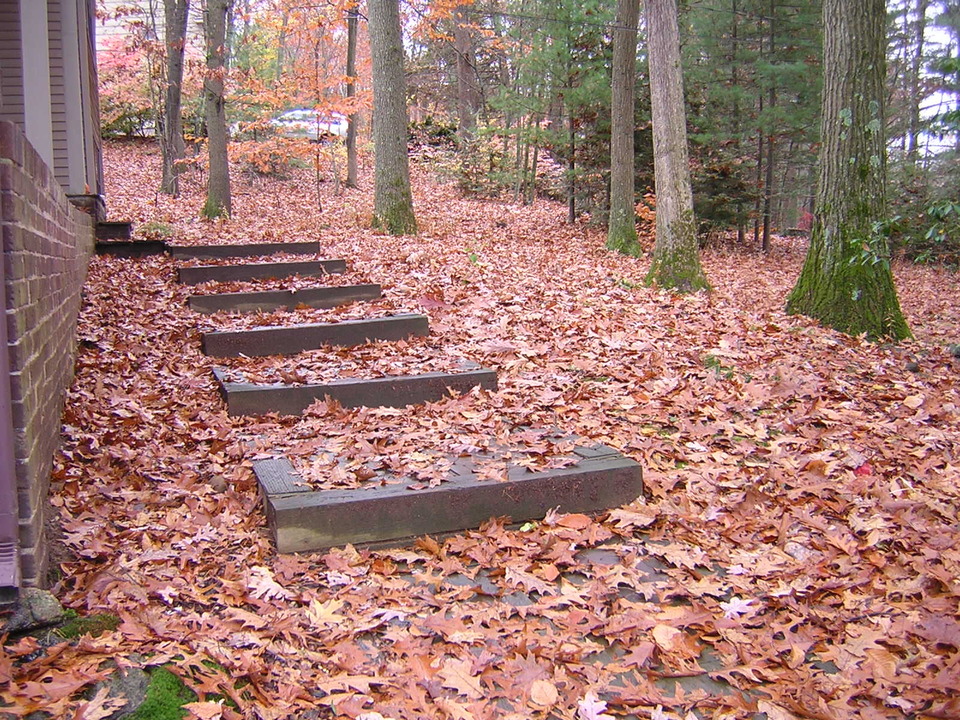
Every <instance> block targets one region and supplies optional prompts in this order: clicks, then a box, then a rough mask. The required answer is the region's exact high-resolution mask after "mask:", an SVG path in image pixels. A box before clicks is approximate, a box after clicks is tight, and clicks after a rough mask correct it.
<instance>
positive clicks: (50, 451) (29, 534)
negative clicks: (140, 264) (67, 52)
mask: <svg viewBox="0 0 960 720" xmlns="http://www.w3.org/2000/svg"><path fill="white" fill-rule="evenodd" d="M93 228H94V226H93V222H92V219H91V217H90V216H89V215H86V214H84V213H83V212H81V211H79V210H77V209H76V208H75V207H74V206H73V205H71V204H70V202H69V201H68V200H67V198H66V196H65V195H64V193H63V191H62V190H61V188H60V185H59V184H58V183H57V181H56V179H55V178H54V176H53V173H52V172H51V170H50V169H49V168H48V167H47V166H46V165H45V164H44V163H43V161H42V160H41V159H40V156H39V155H38V154H37V153H36V151H35V150H34V149H33V148H32V147H31V146H30V144H29V143H28V142H27V141H26V139H25V138H24V136H23V134H22V132H21V131H20V130H19V128H18V127H17V126H16V125H14V124H13V123H9V122H0V233H2V240H3V246H2V249H3V253H4V258H3V260H4V262H3V264H2V267H4V268H5V272H4V275H5V277H4V278H3V290H4V304H3V305H0V309H2V308H3V307H5V308H6V318H5V320H6V331H7V332H6V335H7V343H8V347H7V352H8V353H9V378H10V390H11V407H12V417H13V423H12V424H13V428H12V429H13V441H14V457H15V476H16V492H17V513H18V517H19V541H20V570H21V576H22V581H23V582H24V584H28V585H30V584H41V585H42V584H44V581H45V579H46V576H47V571H48V567H47V566H48V558H47V547H46V544H45V542H44V523H45V521H46V520H47V518H48V513H49V506H48V504H47V492H48V489H49V478H50V470H51V465H52V462H53V455H54V452H55V451H56V448H57V444H58V442H59V437H60V415H61V411H62V408H63V397H64V393H65V391H66V389H67V388H68V387H69V385H70V382H71V381H72V378H73V367H74V357H75V350H76V324H77V314H78V312H79V308H80V293H81V290H82V287H83V282H84V280H85V278H86V272H87V263H88V261H89V258H90V255H91V254H92V252H93V243H94V229H93ZM0 349H2V348H0ZM4 381H5V378H2V377H0V382H4ZM7 430H8V431H9V428H8V429H7ZM0 432H4V428H2V427H0Z"/></svg>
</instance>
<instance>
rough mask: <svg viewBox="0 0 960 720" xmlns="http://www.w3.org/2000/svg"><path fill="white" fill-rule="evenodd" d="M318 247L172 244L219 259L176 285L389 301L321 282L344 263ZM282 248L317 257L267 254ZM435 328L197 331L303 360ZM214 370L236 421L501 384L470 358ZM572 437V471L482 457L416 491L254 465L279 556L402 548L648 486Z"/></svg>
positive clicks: (577, 508)
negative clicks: (370, 372) (390, 372)
mask: <svg viewBox="0 0 960 720" xmlns="http://www.w3.org/2000/svg"><path fill="white" fill-rule="evenodd" d="M321 250H322V248H321V246H320V244H319V243H316V242H302V243H293V242H291V243H250V244H245V245H215V246H175V245H169V244H168V245H166V247H165V252H169V253H170V254H171V255H172V257H173V258H174V260H178V261H187V262H196V261H202V260H204V259H214V260H216V261H217V263H216V264H210V265H188V266H184V267H180V268H179V269H178V275H177V277H178V280H179V282H181V283H183V284H187V285H192V284H199V283H208V282H211V281H213V282H230V281H235V280H248V279H266V278H286V277H292V276H295V275H296V276H300V277H304V276H306V277H314V278H316V279H317V283H318V284H317V285H315V286H312V287H309V288H298V289H297V290H269V291H254V292H229V293H213V294H205V295H191V296H190V297H189V299H188V305H189V307H190V308H191V309H192V310H194V311H196V312H198V313H208V314H209V313H216V312H219V311H232V312H257V311H261V310H270V311H273V310H281V311H282V310H284V309H287V310H290V309H293V308H295V307H298V306H302V305H306V306H308V307H319V308H329V307H335V306H337V305H340V304H346V303H352V302H364V301H370V300H377V299H379V298H381V297H382V291H381V287H380V286H379V285H376V284H368V285H351V286H340V287H338V286H325V285H323V284H321V283H322V280H323V278H324V277H326V276H327V275H331V274H337V273H343V272H345V271H346V268H347V262H346V260H344V259H321V258H320V257H319V255H320V253H321ZM275 253H285V254H296V255H302V256H313V257H311V258H310V259H304V260H297V261H283V262H262V261H260V258H264V257H268V256H269V255H272V254H275ZM252 259H255V260H252ZM225 261H226V262H225ZM429 332H430V328H429V319H428V318H427V317H426V316H425V315H420V314H398V315H391V316H386V317H379V318H364V319H359V320H345V321H341V322H335V323H309V324H303V323H292V324H287V325H279V326H270V327H254V328H250V329H246V330H215V331H210V332H204V333H202V335H201V338H202V339H201V343H202V350H203V352H204V353H205V354H207V355H208V356H213V357H239V356H246V357H266V356H274V355H296V354H297V353H301V352H305V351H309V350H316V349H320V348H322V347H325V346H330V345H335V346H342V347H351V346H356V345H361V344H364V343H367V342H371V341H373V342H376V341H390V340H400V339H405V338H411V337H423V336H426V335H428V334H429ZM292 369H293V370H296V368H292ZM214 375H215V377H216V380H217V383H218V386H219V388H220V394H221V397H222V398H223V400H224V402H225V404H226V406H227V412H228V413H229V414H230V415H234V416H236V415H263V414H267V413H280V414H290V415H296V414H301V413H302V412H303V411H304V410H305V409H306V408H307V407H308V406H309V405H310V404H311V403H313V402H315V401H316V400H320V399H324V398H331V399H334V400H336V401H337V402H339V403H340V404H342V405H343V406H345V407H359V406H368V407H408V406H416V405H418V404H421V403H426V402H435V401H437V400H439V399H442V398H443V397H445V396H448V395H450V394H451V393H457V394H459V393H464V392H467V391H469V390H470V389H472V388H473V387H477V386H479V387H483V388H485V389H488V390H496V387H497V377H496V373H495V372H494V371H493V370H490V369H488V368H483V367H480V366H478V365H475V364H468V365H465V366H464V367H463V368H462V369H461V370H458V371H455V372H446V373H440V372H430V373H422V374H413V375H397V376H388V377H377V378H370V379H362V378H359V379H358V378H344V379H337V380H332V381H328V382H324V383H316V384H284V383H273V384H257V383H246V382H235V381H230V380H228V375H227V373H226V372H225V370H224V369H223V368H216V369H214ZM566 437H567V439H573V440H574V442H573V444H572V446H573V450H572V452H571V453H570V457H569V458H567V460H568V461H569V463H568V464H567V466H565V467H562V468H558V469H551V470H542V471H537V472H532V471H530V470H528V469H526V468H523V467H519V466H517V467H509V468H507V470H506V473H505V477H504V480H503V481H500V482H498V481H493V480H489V479H483V478H482V477H481V475H482V473H480V472H478V463H480V464H482V463H483V461H484V460H485V459H486V458H485V457H484V456H483V454H482V453H478V454H477V456H476V457H469V458H456V459H452V460H454V461H453V462H452V466H453V468H452V470H451V472H450V475H449V477H448V479H447V480H446V481H445V482H442V483H440V484H439V485H437V486H436V487H424V488H416V489H413V488H411V487H410V486H409V485H408V484H407V483H404V482H402V481H401V480H400V479H398V478H392V477H378V478H377V482H371V483H369V485H368V486H365V487H361V488H358V489H349V490H313V489H311V488H310V487H309V485H308V483H306V482H304V480H303V478H301V477H300V476H299V475H298V474H297V472H296V470H295V469H294V467H293V465H291V463H290V462H289V460H287V459H286V458H283V457H276V458H271V459H266V460H258V461H256V462H254V464H253V468H254V473H255V474H256V477H257V481H258V484H259V486H260V490H261V493H262V496H263V498H264V504H265V510H266V515H267V520H268V523H269V526H270V530H271V532H272V534H273V537H274V540H275V542H276V545H277V549H278V550H279V551H280V552H301V551H312V550H319V549H323V548H327V547H332V546H337V545H344V544H347V543H364V544H373V545H379V544H391V543H399V542H403V541H405V540H406V539H408V538H411V537H417V536H421V535H427V534H438V533H449V532H456V531H462V530H467V529H470V528H476V527H478V526H479V525H481V524H482V523H484V522H486V521H487V520H488V519H490V518H491V517H502V516H509V517H510V518H511V519H512V520H513V521H514V522H523V521H526V520H530V519H535V518H540V517H543V516H544V514H546V513H547V511H549V510H550V509H552V508H556V507H559V508H560V510H561V511H563V512H599V511H602V510H605V509H609V508H612V507H617V506H619V505H622V504H625V503H629V502H631V501H633V500H634V499H636V498H637V497H638V496H639V495H640V494H641V493H642V491H643V475H642V471H641V468H640V466H639V464H637V463H636V462H634V461H633V460H630V459H628V458H626V457H624V456H623V455H622V454H620V453H619V452H617V451H616V450H614V449H612V448H609V447H606V446H604V445H599V444H596V443H593V442H590V441H588V440H585V439H582V438H571V437H570V436H566Z"/></svg>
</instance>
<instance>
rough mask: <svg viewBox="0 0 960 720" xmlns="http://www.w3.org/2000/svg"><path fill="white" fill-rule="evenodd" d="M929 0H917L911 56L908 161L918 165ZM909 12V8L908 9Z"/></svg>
mask: <svg viewBox="0 0 960 720" xmlns="http://www.w3.org/2000/svg"><path fill="white" fill-rule="evenodd" d="M928 5H929V0H917V18H916V24H915V25H914V27H913V47H912V48H911V52H912V53H913V56H912V57H911V58H910V109H909V110H910V120H909V127H908V129H907V162H909V163H910V164H911V165H914V166H915V165H916V164H917V160H918V159H919V156H920V151H919V148H920V143H919V138H920V102H921V100H922V99H923V87H922V81H923V77H922V72H921V71H922V70H923V48H924V45H923V36H924V32H925V31H926V27H927V6H928ZM907 12H908V13H909V9H908V10H907Z"/></svg>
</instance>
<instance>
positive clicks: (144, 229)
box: [137, 220, 173, 240]
mask: <svg viewBox="0 0 960 720" xmlns="http://www.w3.org/2000/svg"><path fill="white" fill-rule="evenodd" d="M137 232H138V233H139V234H140V235H142V236H143V237H145V238H146V239H148V240H168V239H169V238H171V237H173V228H172V227H170V226H169V225H167V224H166V223H162V222H158V221H156V220H149V221H147V222H145V223H144V224H143V225H141V226H140V227H138V228H137Z"/></svg>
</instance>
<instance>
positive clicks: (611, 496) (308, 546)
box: [253, 445, 643, 553]
mask: <svg viewBox="0 0 960 720" xmlns="http://www.w3.org/2000/svg"><path fill="white" fill-rule="evenodd" d="M574 453H575V454H576V455H577V457H578V458H579V462H578V463H577V464H576V465H573V466H570V467H565V468H561V469H557V470H544V471H540V472H530V471H529V470H527V469H525V468H521V467H512V468H510V469H509V471H508V473H507V478H506V479H505V480H503V481H500V482H498V481H496V480H480V479H479V478H478V477H477V476H476V475H475V474H474V473H473V472H472V471H471V470H470V469H469V468H468V467H467V466H465V465H461V466H460V467H459V469H455V470H454V473H453V474H452V475H451V476H450V478H449V480H447V481H446V482H442V483H440V484H439V485H437V486H435V487H424V488H422V489H411V488H410V487H409V486H408V484H407V483H403V482H398V483H387V484H384V483H381V482H372V483H371V484H370V487H363V488H358V489H349V490H319V491H316V490H312V489H310V488H309V486H307V485H306V484H305V483H304V482H303V480H302V478H301V477H300V476H299V475H298V474H297V472H296V471H295V470H294V468H293V466H292V465H291V464H290V462H289V461H288V460H286V459H285V458H271V459H267V460H256V461H254V463H253V470H254V473H255V474H256V477H257V481H258V483H259V485H260V489H261V492H262V495H263V498H264V504H265V506H266V515H267V522H268V524H269V526H270V530H271V532H272V534H273V536H274V540H275V542H276V545H277V550H278V551H279V552H282V553H287V552H309V551H313V550H321V549H323V548H328V547H334V546H339V545H346V544H348V543H352V544H359V543H371V544H385V543H395V542H399V541H403V540H406V539H408V538H414V537H419V536H422V535H432V534H437V533H449V532H457V531H462V530H468V529H471V528H477V527H479V526H480V525H482V524H483V523H484V522H486V521H487V520H489V519H490V518H494V517H502V516H507V517H509V518H510V519H511V520H512V521H513V522H515V523H516V522H524V521H527V520H533V519H538V518H542V517H543V516H544V515H545V514H546V513H547V511H548V510H550V509H551V508H557V507H559V509H560V511H561V512H565V513H574V512H580V513H594V512H600V511H602V510H606V509H610V508H614V507H618V506H620V505H624V504H627V503H630V502H632V501H633V500H635V499H636V498H637V497H639V496H640V495H641V494H642V492H643V473H642V471H641V469H640V465H639V464H637V463H636V462H634V461H633V460H630V459H629V458H626V457H624V456H623V455H621V454H620V453H618V452H617V451H616V450H614V449H612V448H609V447H606V446H604V445H583V446H580V447H577V448H576V450H575V451H574Z"/></svg>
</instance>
